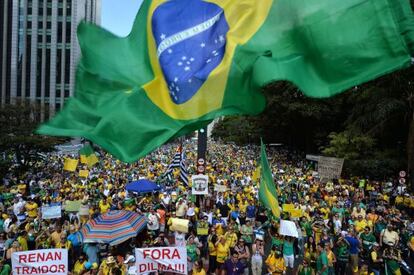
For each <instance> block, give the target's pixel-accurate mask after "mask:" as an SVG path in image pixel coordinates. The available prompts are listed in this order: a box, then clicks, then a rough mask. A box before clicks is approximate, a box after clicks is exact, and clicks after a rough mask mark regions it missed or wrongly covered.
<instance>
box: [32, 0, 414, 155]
mask: <svg viewBox="0 0 414 275" xmlns="http://www.w3.org/2000/svg"><path fill="white" fill-rule="evenodd" d="M78 36H79V42H80V45H81V49H82V59H81V61H80V64H79V66H78V70H77V75H76V91H75V95H74V97H73V98H71V99H70V100H69V102H68V103H67V104H66V105H65V107H64V109H63V110H62V111H61V112H60V113H59V114H58V115H56V117H55V118H53V119H52V120H51V121H50V122H48V123H47V124H45V125H42V126H41V127H40V128H39V130H38V133H40V134H46V135H58V136H82V137H85V138H87V139H89V140H91V141H93V142H95V143H97V144H99V145H101V146H102V147H103V148H105V149H106V150H108V151H110V152H111V153H113V154H114V155H115V156H117V157H118V158H120V159H122V160H124V161H127V162H131V161H134V160H136V159H138V158H139V157H142V156H144V155H146V154H147V153H149V152H150V151H152V150H154V149H155V148H157V147H158V146H160V145H161V144H163V143H165V142H166V141H168V140H170V139H172V138H174V137H178V136H180V135H183V134H185V133H188V132H190V131H193V130H196V129H199V128H200V127H203V126H205V125H207V124H208V123H209V122H210V121H211V120H212V119H214V118H216V117H219V116H224V115H230V114H252V115H253V114H258V113H260V112H261V111H263V109H264V107H265V98H264V96H263V95H262V94H261V92H260V90H261V87H262V86H263V85H265V84H267V83H269V82H272V81H276V80H287V81H291V82H293V83H294V84H295V85H297V86H298V87H299V88H300V89H301V90H302V91H303V92H304V93H305V94H306V95H307V96H311V97H319V98H320V97H329V96H333V95H335V94H337V93H339V92H341V91H344V90H346V89H348V88H350V87H352V86H354V85H357V84H360V83H363V82H366V81H369V80H371V79H374V78H376V77H379V76H381V75H383V74H386V73H389V72H391V71H394V70H397V69H400V68H403V67H407V66H409V65H410V62H411V55H412V54H413V52H414V19H413V14H412V10H411V7H410V4H409V1H408V0H346V1H344V0H152V1H151V0H145V1H144V3H143V4H142V6H141V9H140V11H139V13H138V16H137V18H136V21H135V23H134V27H133V29H132V32H131V34H130V35H129V36H128V37H125V38H120V37H117V36H115V35H113V34H111V33H110V32H108V31H106V30H104V29H101V28H99V27H96V26H93V25H88V24H81V25H80V26H79V27H78Z"/></svg>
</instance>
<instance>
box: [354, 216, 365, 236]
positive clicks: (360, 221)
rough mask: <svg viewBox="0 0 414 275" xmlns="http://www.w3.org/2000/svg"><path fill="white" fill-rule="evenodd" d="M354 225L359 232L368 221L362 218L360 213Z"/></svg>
mask: <svg viewBox="0 0 414 275" xmlns="http://www.w3.org/2000/svg"><path fill="white" fill-rule="evenodd" d="M354 225H355V230H356V232H358V233H360V232H362V231H363V230H364V229H365V227H367V226H368V222H367V220H366V219H363V218H362V215H359V216H358V219H357V220H356V221H355V223H354Z"/></svg>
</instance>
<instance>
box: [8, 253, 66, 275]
mask: <svg viewBox="0 0 414 275" xmlns="http://www.w3.org/2000/svg"><path fill="white" fill-rule="evenodd" d="M12 268H13V275H27V274H48V275H50V274H54V275H67V274H68V273H69V270H68V251H67V250H66V249H43V250H32V251H24V252H15V253H13V254H12Z"/></svg>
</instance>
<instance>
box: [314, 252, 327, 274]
mask: <svg viewBox="0 0 414 275" xmlns="http://www.w3.org/2000/svg"><path fill="white" fill-rule="evenodd" d="M324 266H326V269H325V271H324V272H323V273H320V274H321V275H328V273H329V270H328V256H326V252H325V251H323V252H322V253H321V254H320V255H319V257H318V259H316V270H317V271H318V272H319V271H321V270H322V268H323V267H324Z"/></svg>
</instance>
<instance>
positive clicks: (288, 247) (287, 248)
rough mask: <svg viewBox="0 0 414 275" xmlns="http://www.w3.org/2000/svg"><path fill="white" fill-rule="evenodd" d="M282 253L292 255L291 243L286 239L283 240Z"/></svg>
mask: <svg viewBox="0 0 414 275" xmlns="http://www.w3.org/2000/svg"><path fill="white" fill-rule="evenodd" d="M283 255H286V256H291V255H293V243H291V242H287V241H285V242H283Z"/></svg>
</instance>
